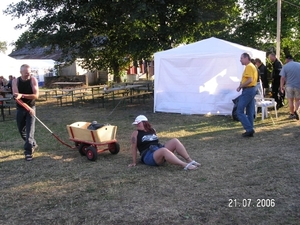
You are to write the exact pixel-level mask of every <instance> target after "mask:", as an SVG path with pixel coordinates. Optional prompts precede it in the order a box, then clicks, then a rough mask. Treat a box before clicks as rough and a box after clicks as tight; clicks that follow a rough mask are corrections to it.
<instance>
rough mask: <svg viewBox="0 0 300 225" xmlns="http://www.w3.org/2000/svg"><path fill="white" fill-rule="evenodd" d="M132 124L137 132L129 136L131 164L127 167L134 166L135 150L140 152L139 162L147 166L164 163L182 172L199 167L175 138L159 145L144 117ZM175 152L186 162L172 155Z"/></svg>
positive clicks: (138, 118) (137, 118)
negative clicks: (181, 168) (179, 167)
mask: <svg viewBox="0 0 300 225" xmlns="http://www.w3.org/2000/svg"><path fill="white" fill-rule="evenodd" d="M132 124H134V125H136V128H137V130H136V131H134V132H133V133H132V135H131V151H132V163H131V164H129V165H128V166H129V167H133V166H136V158H137V150H138V151H139V152H140V155H141V161H142V162H143V163H145V164H146V165H149V166H159V165H162V164H163V163H164V162H165V161H167V162H169V163H171V164H175V165H179V166H182V167H183V168H184V170H195V169H197V167H199V166H200V163H198V162H196V161H194V160H192V159H191V158H190V156H189V155H188V153H187V151H186V149H185V147H184V146H183V144H182V143H181V142H180V141H179V140H178V139H177V138H173V139H171V140H169V141H168V142H166V143H165V145H161V144H160V143H159V140H158V137H157V136H156V132H155V130H154V129H153V128H152V127H151V124H150V123H149V122H148V119H147V118H146V117H145V116H143V115H140V116H138V117H136V119H135V121H134V122H133V123H132ZM175 151H176V152H177V154H178V155H180V156H181V157H183V158H184V159H185V161H186V162H184V161H182V160H180V159H179V158H178V157H177V156H176V155H175V154H174V152H175Z"/></svg>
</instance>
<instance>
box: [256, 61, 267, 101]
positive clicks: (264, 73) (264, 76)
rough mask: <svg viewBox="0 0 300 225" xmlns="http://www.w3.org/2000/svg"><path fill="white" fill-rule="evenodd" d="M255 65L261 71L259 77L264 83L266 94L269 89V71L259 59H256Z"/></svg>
mask: <svg viewBox="0 0 300 225" xmlns="http://www.w3.org/2000/svg"><path fill="white" fill-rule="evenodd" d="M255 65H256V67H257V69H258V71H259V77H260V80H261V82H262V86H263V89H264V90H263V94H264V95H265V94H266V90H267V89H268V88H269V82H268V69H267V67H266V66H265V65H264V64H263V63H262V61H261V60H260V59H259V58H256V59H255Z"/></svg>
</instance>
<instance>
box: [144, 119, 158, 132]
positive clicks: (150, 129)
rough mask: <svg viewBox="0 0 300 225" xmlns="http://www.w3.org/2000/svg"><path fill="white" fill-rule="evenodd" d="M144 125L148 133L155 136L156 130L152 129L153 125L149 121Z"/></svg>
mask: <svg viewBox="0 0 300 225" xmlns="http://www.w3.org/2000/svg"><path fill="white" fill-rule="evenodd" d="M142 123H143V125H144V128H145V130H146V132H151V133H153V134H156V132H155V130H154V129H153V128H152V126H151V124H150V123H149V122H148V121H143V122H142Z"/></svg>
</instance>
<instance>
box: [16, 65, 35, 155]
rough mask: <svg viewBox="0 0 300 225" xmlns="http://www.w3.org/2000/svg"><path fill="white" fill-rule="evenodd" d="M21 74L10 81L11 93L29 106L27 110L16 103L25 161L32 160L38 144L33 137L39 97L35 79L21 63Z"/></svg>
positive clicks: (29, 70) (26, 66) (28, 68)
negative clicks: (36, 102) (36, 105)
mask: <svg viewBox="0 0 300 225" xmlns="http://www.w3.org/2000/svg"><path fill="white" fill-rule="evenodd" d="M20 73H21V76H20V77H18V78H17V79H13V81H12V89H13V95H14V97H15V98H16V99H20V100H21V101H23V102H24V104H27V105H28V106H29V107H30V111H27V110H26V109H25V108H24V107H22V106H21V105H19V104H17V115H16V120H17V126H18V130H19V133H20V135H21V137H22V139H23V140H24V141H25V144H24V155H25V160H26V161H31V160H32V155H33V152H34V150H36V149H37V147H38V145H37V143H36V141H35V139H34V133H35V117H34V115H35V100H36V99H38V97H39V87H38V82H37V79H36V78H35V77H33V76H31V69H30V66H29V65H27V64H23V65H22V66H21V68H20Z"/></svg>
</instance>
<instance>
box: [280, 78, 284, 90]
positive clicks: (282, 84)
mask: <svg viewBox="0 0 300 225" xmlns="http://www.w3.org/2000/svg"><path fill="white" fill-rule="evenodd" d="M284 84H285V77H283V76H281V78H280V91H281V92H282V93H283V92H284Z"/></svg>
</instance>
